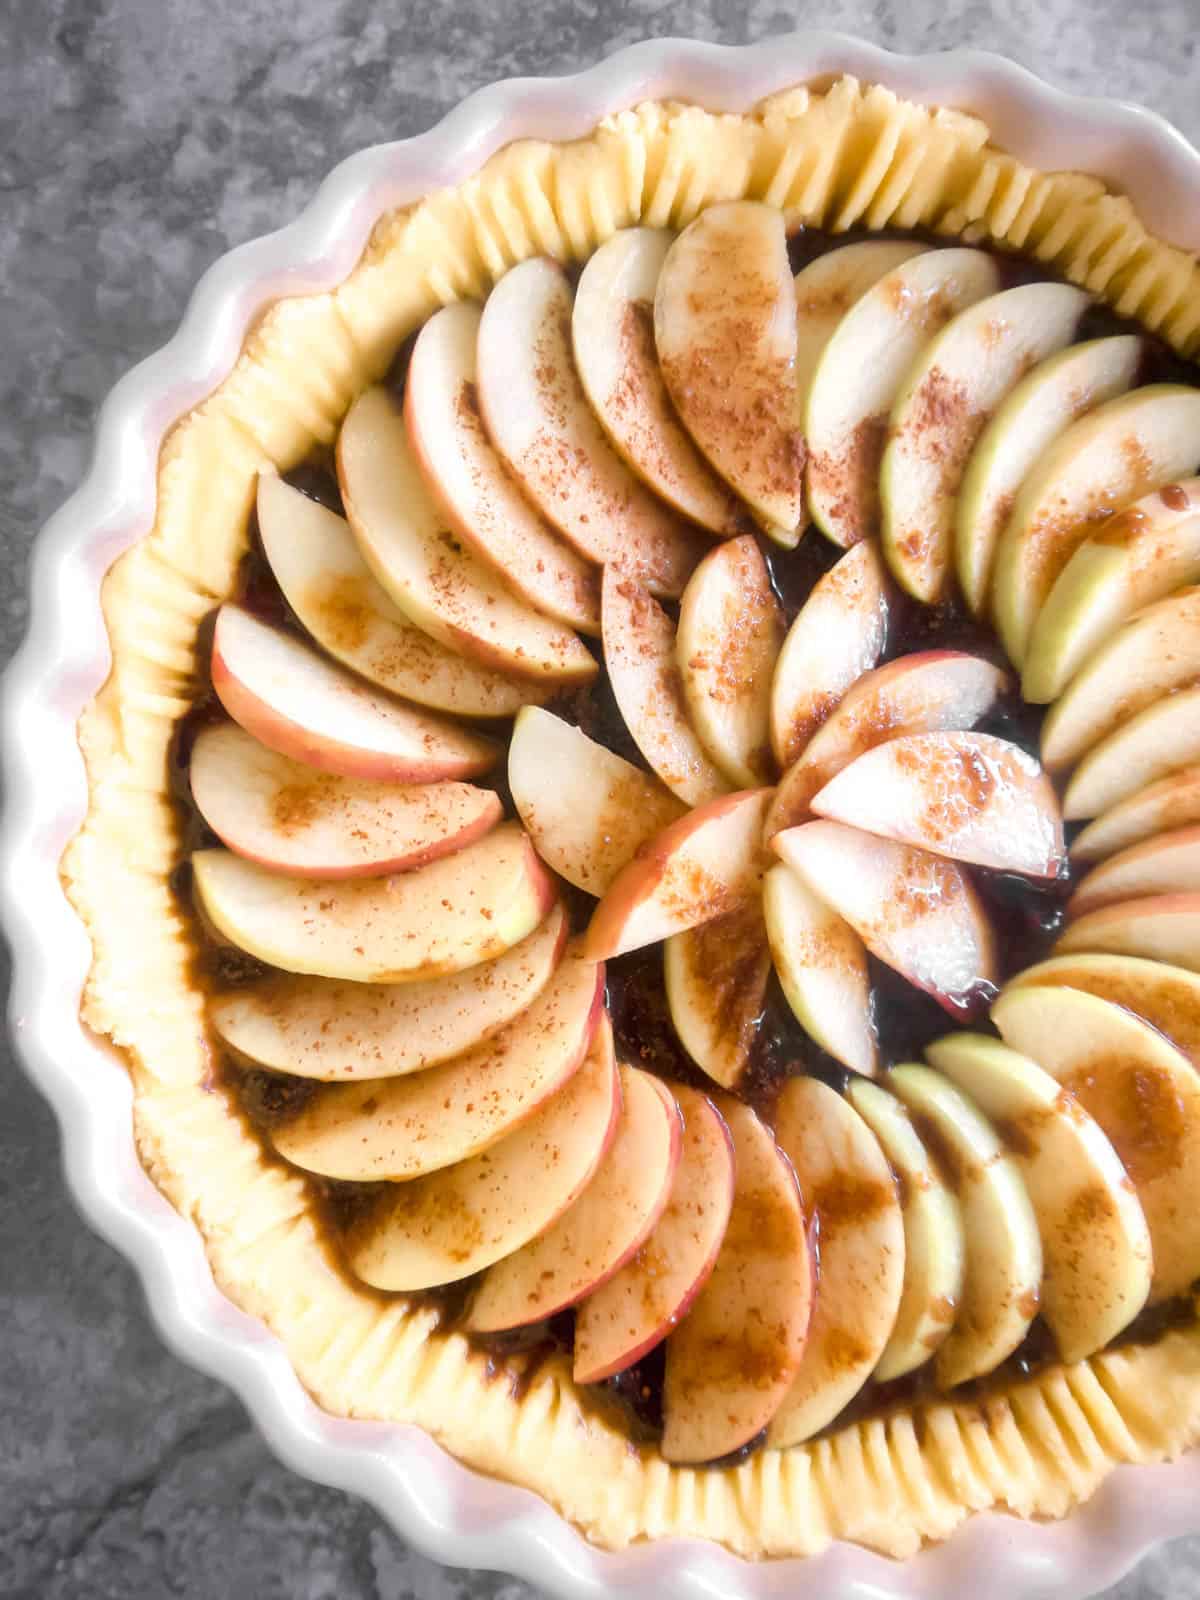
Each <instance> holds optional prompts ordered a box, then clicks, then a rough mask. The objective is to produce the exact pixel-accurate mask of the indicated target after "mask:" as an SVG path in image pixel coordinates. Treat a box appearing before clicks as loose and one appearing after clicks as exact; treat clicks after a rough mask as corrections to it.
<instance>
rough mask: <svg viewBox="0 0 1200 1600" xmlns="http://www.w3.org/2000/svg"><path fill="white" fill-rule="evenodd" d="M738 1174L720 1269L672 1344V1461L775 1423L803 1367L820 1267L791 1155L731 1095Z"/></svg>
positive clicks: (729, 1446)
mask: <svg viewBox="0 0 1200 1600" xmlns="http://www.w3.org/2000/svg"><path fill="white" fill-rule="evenodd" d="M717 1108H718V1110H719V1111H720V1112H721V1115H722V1116H723V1117H724V1118H725V1121H726V1123H727V1124H728V1126H729V1131H730V1133H731V1134H732V1136H733V1148H734V1159H735V1165H736V1172H737V1181H736V1186H735V1188H734V1195H733V1207H732V1210H731V1211H730V1215H729V1223H728V1227H727V1228H726V1232H725V1241H724V1244H723V1245H722V1247H721V1252H720V1254H719V1255H718V1257H717V1263H716V1266H715V1267H714V1268H713V1272H712V1276H711V1277H710V1278H709V1280H708V1282H707V1283H706V1284H705V1285H704V1287H703V1289H701V1291H700V1293H699V1295H698V1296H697V1297H696V1300H695V1303H694V1304H693V1305H692V1308H691V1310H690V1311H689V1312H688V1314H687V1315H686V1316H685V1317H684V1318H683V1320H682V1322H680V1324H679V1326H678V1327H677V1328H676V1329H675V1331H674V1332H673V1333H672V1334H671V1336H670V1338H669V1339H668V1341H667V1369H666V1377H665V1379H664V1383H663V1412H664V1422H665V1425H664V1428H663V1437H662V1444H661V1447H660V1448H661V1450H662V1455H663V1458H664V1460H666V1461H672V1462H676V1463H680V1464H684V1463H689V1464H696V1463H700V1462H704V1461H716V1460H718V1459H719V1458H720V1457H722V1456H727V1455H729V1454H730V1453H731V1452H732V1451H734V1450H738V1449H740V1448H741V1446H742V1445H744V1444H746V1443H748V1442H749V1441H750V1440H751V1439H753V1438H754V1436H755V1435H756V1434H757V1433H759V1432H761V1430H762V1429H763V1428H764V1427H765V1426H766V1425H767V1423H768V1422H770V1420H771V1418H772V1417H773V1416H774V1415H775V1412H776V1411H777V1410H778V1409H779V1406H780V1405H781V1403H782V1402H783V1399H784V1397H785V1395H786V1394H787V1392H788V1390H789V1389H790V1388H791V1385H792V1380H793V1378H794V1377H795V1376H796V1373H797V1372H798V1371H799V1368H800V1363H801V1361H802V1359H803V1356H804V1346H805V1342H806V1340H807V1337H808V1327H809V1322H810V1319H811V1315H812V1306H813V1297H814V1292H815V1288H816V1272H815V1265H814V1261H813V1254H812V1248H811V1245H810V1242H809V1237H808V1231H807V1228H806V1226H805V1219H804V1212H803V1210H802V1208H801V1204H800V1190H799V1187H798V1185H797V1183H796V1174H795V1173H794V1172H793V1170H792V1167H791V1164H790V1163H789V1162H788V1160H787V1157H786V1156H784V1155H783V1153H782V1152H781V1151H780V1149H779V1146H778V1145H777V1144H776V1143H775V1140H774V1139H773V1138H772V1137H771V1132H770V1129H769V1128H767V1127H766V1126H765V1125H764V1124H763V1123H762V1122H760V1121H759V1119H758V1117H757V1116H756V1115H755V1114H754V1112H753V1111H752V1110H751V1109H750V1107H749V1106H745V1105H742V1104H741V1103H740V1102H739V1101H737V1100H732V1099H729V1098H726V1097H725V1096H721V1097H719V1098H718V1099H717Z"/></svg>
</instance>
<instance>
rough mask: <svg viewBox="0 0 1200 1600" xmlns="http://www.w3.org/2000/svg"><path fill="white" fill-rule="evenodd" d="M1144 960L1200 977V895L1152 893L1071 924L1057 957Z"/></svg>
mask: <svg viewBox="0 0 1200 1600" xmlns="http://www.w3.org/2000/svg"><path fill="white" fill-rule="evenodd" d="M1077 950H1080V951H1097V952H1107V953H1109V954H1111V955H1123V956H1144V957H1145V958H1146V959H1147V960H1148V961H1162V962H1165V963H1166V964H1167V965H1168V966H1176V967H1186V968H1187V969H1188V970H1189V971H1190V972H1200V894H1196V893H1194V892H1193V893H1190V894H1175V893H1172V894H1153V895H1146V896H1144V897H1143V898H1142V899H1140V900H1119V901H1118V902H1117V903H1116V904H1115V905H1107V906H1101V907H1100V908H1099V909H1098V910H1096V911H1088V912H1085V913H1084V915H1083V916H1081V917H1079V918H1078V919H1077V920H1076V921H1074V922H1071V923H1068V925H1067V927H1066V929H1065V931H1064V932H1063V933H1062V934H1060V935H1059V938H1058V942H1057V943H1056V944H1055V946H1054V951H1055V954H1056V955H1058V954H1060V953H1061V954H1063V955H1066V954H1069V953H1070V952H1072V951H1077Z"/></svg>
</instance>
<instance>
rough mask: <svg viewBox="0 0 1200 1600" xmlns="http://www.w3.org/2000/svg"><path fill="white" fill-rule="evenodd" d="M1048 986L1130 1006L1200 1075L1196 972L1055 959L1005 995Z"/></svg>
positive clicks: (1131, 961) (1093, 958)
mask: <svg viewBox="0 0 1200 1600" xmlns="http://www.w3.org/2000/svg"><path fill="white" fill-rule="evenodd" d="M1043 984H1054V985H1056V986H1065V987H1067V988H1069V989H1082V990H1083V992H1084V993H1085V994H1094V995H1097V996H1099V998H1100V999H1102V1000H1111V1001H1112V1003H1113V1004H1114V1005H1117V1006H1124V1007H1125V1009H1126V1010H1127V1011H1132V1012H1133V1013H1134V1014H1135V1015H1136V1016H1139V1017H1143V1018H1144V1019H1145V1020H1146V1021H1147V1022H1148V1023H1149V1024H1150V1025H1151V1027H1153V1028H1157V1029H1158V1031H1159V1033H1161V1034H1162V1035H1163V1037H1164V1038H1166V1039H1169V1040H1170V1041H1171V1043H1172V1044H1174V1045H1175V1046H1177V1048H1178V1049H1180V1050H1182V1051H1183V1053H1184V1055H1185V1056H1187V1058H1188V1060H1189V1061H1190V1062H1191V1063H1192V1065H1193V1066H1194V1067H1195V1068H1196V1069H1197V1071H1200V976H1198V975H1197V974H1196V973H1194V972H1188V971H1187V970H1186V969H1185V968H1183V967H1172V966H1168V965H1166V963H1164V962H1161V961H1150V960H1147V959H1146V958H1145V957H1140V956H1124V955H1106V954H1103V953H1097V954H1086V953H1085V954H1079V955H1064V956H1051V957H1050V958H1049V960H1047V961H1039V962H1038V963H1037V964H1036V966H1032V967H1026V968H1025V969H1024V971H1022V972H1020V973H1018V974H1017V976H1016V977H1015V978H1013V979H1012V981H1011V982H1010V983H1009V984H1008V986H1007V987H1006V989H1005V990H1004V993H1005V994H1007V993H1008V991H1009V990H1010V989H1023V988H1025V987H1026V986H1032V985H1039V986H1040V985H1043Z"/></svg>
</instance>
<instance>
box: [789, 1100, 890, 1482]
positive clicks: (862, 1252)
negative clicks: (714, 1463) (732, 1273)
mask: <svg viewBox="0 0 1200 1600" xmlns="http://www.w3.org/2000/svg"><path fill="white" fill-rule="evenodd" d="M775 1137H776V1139H777V1140H778V1141H779V1147H780V1149H781V1150H782V1151H783V1153H784V1155H785V1156H787V1158H788V1160H789V1161H790V1162H791V1163H792V1166H793V1167H794V1168H795V1169H796V1177H797V1178H798V1179H799V1181H800V1192H801V1194H802V1195H803V1196H804V1200H805V1204H806V1205H807V1207H808V1208H809V1211H810V1214H811V1215H813V1216H815V1218H816V1229H817V1237H818V1239H819V1249H820V1262H821V1276H820V1281H819V1285H818V1290H817V1296H816V1300H815V1302H814V1305H813V1314H812V1322H811V1323H810V1325H809V1330H808V1342H807V1344H806V1345H805V1347H804V1359H803V1360H802V1361H801V1363H800V1370H799V1371H798V1372H797V1374H796V1376H795V1378H793V1380H792V1387H791V1388H790V1389H789V1390H788V1393H787V1397H786V1398H785V1400H784V1401H783V1404H782V1405H781V1406H780V1407H779V1409H778V1411H776V1413H775V1415H774V1416H773V1417H772V1418H771V1422H770V1425H769V1427H768V1429H767V1444H768V1445H769V1446H770V1447H771V1448H773V1449H777V1450H783V1449H786V1448H787V1446H788V1445H793V1444H800V1443H801V1442H802V1441H803V1440H805V1439H811V1438H812V1436H813V1434H814V1433H818V1432H819V1431H820V1430H821V1429H822V1428H824V1427H827V1426H828V1424H829V1423H831V1422H832V1421H833V1420H834V1418H835V1417H837V1416H839V1415H840V1414H841V1412H842V1411H843V1410H844V1409H845V1407H846V1406H847V1405H848V1404H849V1403H850V1401H851V1400H853V1398H854V1396H855V1395H856V1394H857V1393H858V1392H859V1390H860V1389H861V1388H862V1387H863V1385H864V1384H865V1383H866V1381H867V1379H868V1378H869V1377H870V1376H871V1373H872V1372H873V1371H874V1369H875V1367H876V1366H877V1365H878V1362H879V1358H880V1356H881V1355H882V1354H883V1352H884V1350H885V1349H886V1347H887V1343H888V1339H889V1338H890V1337H891V1333H892V1330H893V1328H894V1327H895V1325H896V1314H897V1312H898V1311H899V1309H900V1297H901V1293H902V1291H903V1288H904V1222H903V1219H902V1217H901V1213H900V1198H899V1195H898V1194H897V1192H896V1180H895V1179H894V1178H893V1176H892V1170H891V1168H890V1167H889V1166H888V1163H887V1158H886V1156H885V1155H884V1153H883V1151H882V1150H881V1149H880V1147H879V1141H878V1140H877V1139H876V1137H875V1135H874V1134H873V1133H872V1132H871V1130H870V1128H869V1127H868V1126H867V1124H866V1123H865V1122H864V1121H863V1120H862V1118H861V1117H860V1116H859V1114H858V1112H857V1111H855V1110H854V1108H853V1106H851V1105H850V1103H849V1102H848V1101H846V1100H843V1099H842V1097H841V1095H840V1094H838V1093H837V1091H836V1090H834V1089H831V1088H830V1087H829V1086H828V1084H824V1083H821V1082H820V1081H819V1080H818V1079H816V1078H792V1079H790V1080H789V1081H788V1082H787V1083H785V1084H784V1086H783V1090H782V1092H781V1093H780V1096H779V1101H778V1105H777V1107H776V1112H775Z"/></svg>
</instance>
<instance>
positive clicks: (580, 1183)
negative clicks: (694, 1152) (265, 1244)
mask: <svg viewBox="0 0 1200 1600" xmlns="http://www.w3.org/2000/svg"><path fill="white" fill-rule="evenodd" d="M620 1120H621V1080H620V1078H619V1076H618V1074H617V1060H616V1056H615V1055H614V1054H613V1039H612V1027H611V1026H610V1024H609V1021H608V1018H607V1017H606V1016H601V1018H600V1023H599V1026H598V1027H597V1028H596V1031H595V1033H594V1035H593V1036H592V1043H591V1048H590V1049H589V1050H588V1053H587V1056H586V1058H585V1060H584V1063H583V1065H582V1066H581V1067H580V1068H579V1070H578V1072H576V1073H575V1074H574V1075H573V1076H572V1077H571V1078H569V1079H568V1081H567V1082H566V1084H564V1086H563V1087H562V1088H561V1089H560V1090H559V1091H558V1093H557V1094H555V1095H552V1096H551V1098H550V1099H549V1100H547V1101H546V1103H545V1104H544V1105H543V1106H542V1108H541V1109H540V1110H538V1111H535V1112H534V1113H533V1115H532V1116H531V1117H530V1118H529V1119H528V1121H527V1122H525V1123H523V1124H522V1125H521V1126H520V1127H518V1128H517V1129H516V1130H515V1131H514V1132H512V1133H509V1134H506V1135H505V1137H504V1138H503V1139H499V1140H497V1142H496V1143H495V1144H493V1145H491V1146H489V1148H488V1149H486V1150H484V1151H482V1152H481V1153H480V1154H479V1155H477V1156H471V1157H470V1158H469V1159H468V1160H466V1161H460V1162H459V1163H458V1164H457V1165H456V1166H453V1167H445V1168H443V1169H442V1170H441V1171H438V1172H431V1173H428V1174H427V1175H426V1176H425V1177H423V1178H413V1179H412V1180H410V1181H409V1182H408V1183H390V1184H388V1186H387V1188H386V1189H385V1190H384V1192H383V1193H382V1194H381V1195H380V1197H379V1198H378V1200H377V1201H376V1202H375V1203H374V1204H373V1205H372V1206H371V1207H370V1209H369V1210H368V1211H367V1212H366V1214H365V1216H364V1217H363V1219H362V1220H361V1221H360V1222H357V1223H356V1224H355V1225H354V1226H353V1227H352V1228H351V1230H350V1232H349V1235H348V1237H347V1238H346V1239H345V1240H344V1247H345V1251H346V1257H347V1259H348V1261H349V1262H350V1265H351V1267H352V1268H353V1269H354V1271H355V1273H356V1274H357V1275H358V1277H360V1278H361V1279H362V1280H363V1282H364V1283H369V1284H372V1285H373V1286H374V1287H375V1288H376V1289H386V1290H388V1291H389V1292H390V1293H396V1292H408V1293H411V1292H414V1291H416V1290H420V1289H432V1288H436V1287H437V1286H438V1285H440V1284H444V1283H457V1282H459V1281H460V1280H461V1279H463V1278H468V1277H470V1276H471V1274H472V1273H475V1272H483V1271H484V1270H485V1268H487V1267H490V1266H492V1265H493V1263H495V1262H497V1261H500V1260H502V1259H503V1258H504V1257H505V1256H509V1255H511V1254H512V1253H513V1252H514V1251H516V1250H520V1249H521V1248H522V1246H524V1245H528V1244H529V1242H530V1241H531V1240H533V1239H537V1238H539V1237H541V1236H543V1235H544V1234H546V1233H548V1232H549V1231H550V1229H551V1228H553V1226H554V1225H555V1223H556V1222H557V1221H558V1220H559V1218H560V1217H562V1216H563V1214H564V1213H565V1212H566V1211H567V1210H568V1208H569V1207H571V1206H572V1205H573V1204H574V1203H575V1201H576V1200H578V1198H579V1197H580V1195H581V1194H582V1193H583V1191H584V1190H585V1189H586V1187H587V1186H588V1184H589V1183H590V1182H591V1180H592V1178H593V1177H594V1176H595V1175H596V1172H597V1169H598V1168H599V1166H600V1163H601V1161H602V1160H603V1158H604V1156H605V1153H606V1152H607V1151H608V1150H609V1148H610V1147H611V1145H612V1142H613V1139H614V1138H615V1136H616V1132H617V1128H618V1127H619V1125H620Z"/></svg>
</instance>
